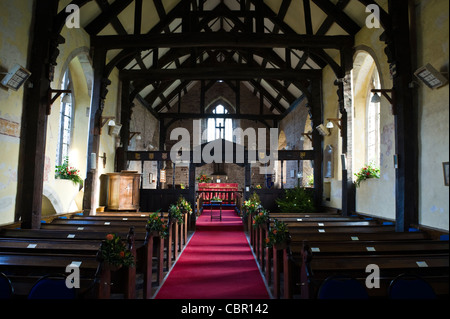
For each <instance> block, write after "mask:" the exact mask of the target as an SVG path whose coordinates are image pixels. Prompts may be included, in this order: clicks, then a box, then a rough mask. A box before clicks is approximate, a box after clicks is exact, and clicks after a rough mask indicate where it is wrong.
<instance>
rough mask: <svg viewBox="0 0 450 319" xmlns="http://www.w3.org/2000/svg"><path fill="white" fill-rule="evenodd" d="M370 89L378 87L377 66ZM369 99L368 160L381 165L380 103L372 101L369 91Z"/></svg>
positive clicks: (367, 126) (367, 112)
mask: <svg viewBox="0 0 450 319" xmlns="http://www.w3.org/2000/svg"><path fill="white" fill-rule="evenodd" d="M371 80H372V81H371V85H370V90H372V89H378V88H379V87H380V85H379V82H380V80H379V77H378V72H377V71H376V68H375V70H374V72H373V73H372V79H371ZM368 95H369V97H370V98H369V99H368V100H369V101H368V102H367V104H366V105H367V111H366V114H367V125H366V128H367V129H366V139H367V155H366V158H367V162H368V163H373V164H375V165H377V166H379V162H380V129H379V128H380V103H379V102H374V101H372V98H371V96H372V95H371V94H370V93H369V94H368Z"/></svg>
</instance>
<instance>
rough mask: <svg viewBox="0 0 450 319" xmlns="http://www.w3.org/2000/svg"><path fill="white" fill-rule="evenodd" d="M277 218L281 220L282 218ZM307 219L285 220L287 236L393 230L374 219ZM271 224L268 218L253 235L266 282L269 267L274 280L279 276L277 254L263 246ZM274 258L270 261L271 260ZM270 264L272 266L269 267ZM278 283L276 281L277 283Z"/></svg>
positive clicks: (268, 277) (295, 238) (293, 238)
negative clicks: (309, 220) (266, 222)
mask: <svg viewBox="0 0 450 319" xmlns="http://www.w3.org/2000/svg"><path fill="white" fill-rule="evenodd" d="M279 220H281V221H283V219H282V218H280V219H279ZM307 220H308V219H305V218H304V219H303V220H302V221H286V224H287V226H288V228H289V236H290V237H291V239H290V240H291V241H295V240H297V238H299V237H298V236H300V238H299V239H298V240H300V241H301V240H302V237H301V236H302V235H303V234H309V233H318V234H321V233H326V232H333V233H338V232H343V233H345V232H347V231H351V232H363V233H364V232H372V231H375V232H378V231H394V226H386V225H382V224H379V223H378V222H376V221H364V220H360V219H356V220H355V219H353V218H351V219H349V220H348V221H343V220H341V219H338V220H336V221H333V218H327V217H325V218H324V219H318V218H315V220H314V221H313V222H308V221H307ZM272 225H273V221H272V220H271V219H270V220H269V221H268V224H267V225H263V226H262V227H260V229H259V231H258V232H256V235H255V240H254V242H255V246H256V248H255V250H256V255H257V259H258V260H259V262H260V265H261V268H262V269H263V271H264V272H265V276H266V281H267V282H268V283H270V282H271V279H272V278H271V269H274V280H275V281H276V280H277V279H278V278H279V273H276V272H278V271H279V267H277V266H275V263H276V262H278V261H277V256H274V255H273V254H274V252H273V251H271V250H270V249H268V248H265V241H264V240H265V238H267V237H268V235H269V230H270V228H271V226H272ZM273 258H275V260H274V261H273V262H271V260H273ZM271 264H273V265H274V266H273V267H271ZM277 284H278V283H277Z"/></svg>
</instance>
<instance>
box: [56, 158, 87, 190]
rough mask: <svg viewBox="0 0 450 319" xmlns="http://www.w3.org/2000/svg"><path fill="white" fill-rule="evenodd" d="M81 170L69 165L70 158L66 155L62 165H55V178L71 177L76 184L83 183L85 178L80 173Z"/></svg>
mask: <svg viewBox="0 0 450 319" xmlns="http://www.w3.org/2000/svg"><path fill="white" fill-rule="evenodd" d="M79 173H80V171H79V170H78V169H76V168H74V167H71V166H70V167H69V158H68V157H67V156H66V157H65V158H64V162H63V163H62V165H56V166H55V178H59V179H70V180H71V181H72V182H73V183H74V184H80V185H83V180H82V179H81V177H80V175H78V174H79Z"/></svg>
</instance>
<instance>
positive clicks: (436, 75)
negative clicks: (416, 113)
mask: <svg viewBox="0 0 450 319" xmlns="http://www.w3.org/2000/svg"><path fill="white" fill-rule="evenodd" d="M414 75H415V76H416V77H417V78H418V79H419V80H421V81H422V82H423V83H425V85H426V86H428V87H429V88H430V89H433V90H434V89H437V88H440V87H442V86H444V85H446V84H447V83H448V80H447V79H446V78H445V76H443V75H442V73H441V72H439V71H438V70H436V69H435V68H434V67H433V66H432V65H431V64H430V63H427V64H426V65H425V66H423V67H421V68H420V69H418V70H417V71H416V72H414Z"/></svg>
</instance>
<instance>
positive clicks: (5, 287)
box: [0, 272, 14, 299]
mask: <svg viewBox="0 0 450 319" xmlns="http://www.w3.org/2000/svg"><path fill="white" fill-rule="evenodd" d="M13 293H14V289H13V286H12V284H11V281H10V280H9V278H8V277H7V276H6V275H5V274H4V273H1V272H0V299H10V298H11V297H12V295H13Z"/></svg>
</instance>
